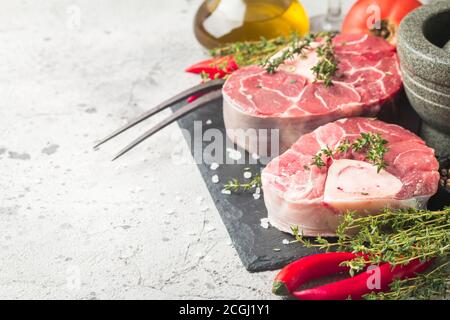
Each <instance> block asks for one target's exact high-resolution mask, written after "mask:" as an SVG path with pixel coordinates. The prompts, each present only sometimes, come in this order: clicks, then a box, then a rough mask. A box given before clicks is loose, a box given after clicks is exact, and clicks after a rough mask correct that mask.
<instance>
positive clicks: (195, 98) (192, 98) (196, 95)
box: [186, 93, 204, 103]
mask: <svg viewBox="0 0 450 320" xmlns="http://www.w3.org/2000/svg"><path fill="white" fill-rule="evenodd" d="M203 95H204V93H199V94H194V95H193V96H190V97H189V98H187V99H186V101H187V103H192V102H194V101H195V100H197V99H198V98H200V97H201V96H203Z"/></svg>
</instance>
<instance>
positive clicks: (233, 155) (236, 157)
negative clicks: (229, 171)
mask: <svg viewBox="0 0 450 320" xmlns="http://www.w3.org/2000/svg"><path fill="white" fill-rule="evenodd" d="M227 152H228V156H229V157H230V159H232V160H239V159H241V158H242V154H241V153H240V152H239V151H238V150H236V149H232V148H227Z"/></svg>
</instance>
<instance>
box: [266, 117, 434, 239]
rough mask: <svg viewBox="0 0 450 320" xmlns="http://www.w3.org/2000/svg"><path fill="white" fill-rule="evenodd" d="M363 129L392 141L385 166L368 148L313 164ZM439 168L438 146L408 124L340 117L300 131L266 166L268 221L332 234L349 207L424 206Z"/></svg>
mask: <svg viewBox="0 0 450 320" xmlns="http://www.w3.org/2000/svg"><path fill="white" fill-rule="evenodd" d="M362 132H363V133H379V134H381V136H382V137H383V138H384V139H385V140H387V141H388V144H387V148H388V152H387V153H386V154H385V156H384V159H385V161H386V163H387V164H388V167H387V168H386V170H382V171H381V172H380V173H377V168H376V167H375V166H374V165H372V164H371V163H368V162H366V160H365V154H364V151H360V152H354V151H349V152H347V153H346V154H341V155H340V156H336V157H335V158H334V160H330V161H328V163H327V165H326V166H325V167H322V168H319V167H317V166H315V165H311V163H312V158H313V156H314V155H316V154H317V153H318V152H319V151H320V150H321V149H323V148H326V147H327V146H328V147H329V148H330V149H332V150H333V149H336V148H337V146H339V145H340V144H341V143H342V142H344V141H345V140H346V139H349V141H350V142H353V141H354V140H355V139H357V138H360V137H361V133H362ZM438 168H439V164H438V162H437V160H436V158H435V156H434V150H433V149H431V148H429V147H427V146H426V145H425V142H424V141H423V140H421V139H420V138H419V137H417V136H416V135H415V134H413V133H411V132H409V131H408V130H406V129H403V128H401V127H399V126H397V125H393V124H387V123H384V122H382V121H378V120H374V119H368V118H358V117H357V118H350V119H341V120H338V121H336V122H333V123H329V124H327V125H325V126H322V127H319V128H317V129H316V130H314V131H313V132H311V133H309V134H306V135H304V136H302V137H301V138H300V139H299V140H298V141H297V142H296V143H295V144H294V145H293V146H292V147H291V148H290V149H289V150H288V151H286V152H285V153H284V154H282V155H281V156H279V157H278V158H275V159H274V160H272V161H271V162H270V163H269V164H268V165H267V167H266V168H265V169H264V170H263V172H262V183H263V190H264V201H265V204H266V206H267V209H268V212H269V221H270V223H271V224H272V225H273V226H275V227H276V228H278V229H280V230H282V231H285V232H291V227H292V226H298V227H299V230H300V231H301V232H303V234H304V235H307V236H316V235H323V236H332V235H334V234H335V231H336V228H337V226H338V225H339V224H340V222H341V218H342V214H343V213H344V212H346V211H347V210H355V211H357V212H358V213H360V214H362V215H365V214H373V213H377V212H379V211H380V210H381V209H383V208H385V207H390V208H410V207H414V208H416V207H424V206H425V205H426V203H427V201H428V199H429V198H430V197H431V196H432V195H433V194H435V193H436V191H437V188H438V181H439V173H438Z"/></svg>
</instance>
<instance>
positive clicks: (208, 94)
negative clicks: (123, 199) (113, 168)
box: [94, 79, 225, 161]
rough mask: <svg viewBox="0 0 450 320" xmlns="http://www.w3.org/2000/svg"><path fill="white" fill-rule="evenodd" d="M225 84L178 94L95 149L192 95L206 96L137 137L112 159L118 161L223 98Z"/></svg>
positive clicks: (204, 85)
mask: <svg viewBox="0 0 450 320" xmlns="http://www.w3.org/2000/svg"><path fill="white" fill-rule="evenodd" d="M224 83H225V80H223V79H217V80H212V81H208V82H206V83H202V84H199V85H196V86H194V87H192V88H190V89H187V90H185V91H183V92H181V93H179V94H177V95H176V96H174V97H172V98H170V99H168V100H166V101H164V102H162V103H160V104H159V105H157V106H156V107H154V108H152V109H150V110H148V111H146V112H144V113H143V114H141V115H140V116H139V117H137V118H136V119H134V120H131V121H130V122H129V123H127V124H126V125H124V126H123V127H121V128H119V129H117V130H116V131H114V132H113V133H111V134H110V135H109V136H107V137H106V138H104V139H102V140H101V141H100V142H99V143H97V144H96V145H95V146H94V149H97V148H98V147H99V146H101V145H102V144H104V143H105V142H107V141H109V140H111V139H113V138H114V137H116V136H118V135H119V134H121V133H122V132H124V131H126V130H128V129H130V128H132V127H134V126H135V125H137V124H138V123H140V122H142V121H144V120H145V119H148V118H149V117H151V116H152V115H154V114H156V113H158V112H160V111H162V110H164V109H167V108H168V107H170V106H171V105H174V104H176V103H178V102H180V101H183V100H185V99H187V98H188V97H190V96H192V95H197V94H204V95H203V96H201V97H200V98H198V99H197V100H195V101H194V102H192V103H190V104H187V105H185V106H183V107H182V108H180V109H179V110H177V111H175V112H174V113H173V114H172V115H171V116H170V117H168V118H167V119H164V120H163V121H161V122H160V123H158V124H156V125H155V126H154V127H153V128H151V129H149V130H148V131H146V132H144V133H143V134H142V135H141V136H139V137H137V138H136V139H135V140H133V141H132V142H131V143H130V144H129V145H127V146H126V147H125V148H123V149H122V150H121V151H120V152H119V153H118V154H117V155H116V156H115V157H114V158H113V159H112V160H113V161H114V160H116V159H117V158H119V157H121V156H122V155H124V154H125V153H127V152H128V151H130V150H131V149H133V148H134V147H136V146H137V145H138V144H140V143H141V142H143V141H144V140H146V139H148V138H150V137H151V136H152V135H153V134H155V133H156V132H158V131H159V130H161V129H163V128H165V127H166V126H168V125H169V124H171V123H172V122H174V121H176V120H178V119H180V118H182V117H184V116H185V115H187V114H189V113H191V112H193V111H195V110H197V109H199V108H201V107H203V106H204V105H206V104H208V103H209V102H212V101H214V100H217V99H219V98H221V97H222V90H221V88H222V86H223V84H224Z"/></svg>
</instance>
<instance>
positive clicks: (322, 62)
mask: <svg viewBox="0 0 450 320" xmlns="http://www.w3.org/2000/svg"><path fill="white" fill-rule="evenodd" d="M335 35H336V34H335V33H332V32H319V33H311V34H308V35H306V36H304V37H299V36H298V35H297V34H295V33H294V34H292V35H291V36H290V37H278V38H275V39H270V40H267V39H264V38H262V39H261V40H260V41H246V42H235V43H231V44H229V45H227V46H224V47H220V48H216V49H213V50H211V51H210V54H211V55H212V56H213V57H223V56H228V55H232V56H233V57H234V59H235V61H236V63H237V64H238V65H239V66H240V67H243V66H248V65H262V66H264V67H265V68H266V70H267V72H268V73H275V72H276V71H277V70H278V68H279V67H280V66H281V65H282V64H284V62H285V61H286V60H288V59H292V58H293V57H295V55H297V54H298V55H300V56H304V54H305V51H306V50H312V47H311V44H312V42H314V41H316V40H317V39H321V43H320V44H319V45H318V46H317V48H316V49H315V50H316V52H317V55H318V57H319V61H318V63H317V64H316V65H315V66H314V67H312V68H311V70H312V71H313V73H314V75H315V77H316V81H323V83H324V85H325V86H327V87H328V86H330V85H332V84H333V83H332V78H333V76H334V75H335V74H336V72H337V71H338V61H337V59H336V56H335V54H334V47H333V42H332V40H333V38H334V37H335ZM281 50H283V51H282V53H281V56H280V57H277V58H272V56H273V55H274V54H276V53H278V52H280V51H281Z"/></svg>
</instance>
